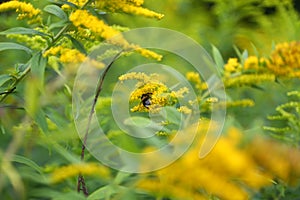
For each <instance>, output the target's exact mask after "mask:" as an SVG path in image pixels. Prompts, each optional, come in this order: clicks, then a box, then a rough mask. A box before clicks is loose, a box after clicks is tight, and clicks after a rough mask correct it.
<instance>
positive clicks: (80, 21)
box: [70, 10, 119, 39]
mask: <svg viewBox="0 0 300 200" xmlns="http://www.w3.org/2000/svg"><path fill="white" fill-rule="evenodd" d="M70 21H71V22H72V23H73V24H74V26H77V27H85V28H88V29H90V30H91V31H92V32H94V33H96V34H98V35H99V36H101V37H102V38H104V39H109V38H111V37H113V36H115V35H118V34H119V31H116V30H115V29H113V28H112V27H110V26H109V25H107V24H105V23H104V22H103V21H102V20H100V19H98V18H97V17H96V16H94V15H92V14H90V13H89V12H88V11H86V10H76V11H75V12H73V13H71V15H70Z"/></svg>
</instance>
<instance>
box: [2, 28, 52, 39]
mask: <svg viewBox="0 0 300 200" xmlns="http://www.w3.org/2000/svg"><path fill="white" fill-rule="evenodd" d="M8 34H23V35H40V36H42V37H49V36H50V35H47V34H46V33H43V32H40V31H37V30H34V29H31V28H24V27H15V28H11V29H8V30H5V31H2V32H0V35H8Z"/></svg>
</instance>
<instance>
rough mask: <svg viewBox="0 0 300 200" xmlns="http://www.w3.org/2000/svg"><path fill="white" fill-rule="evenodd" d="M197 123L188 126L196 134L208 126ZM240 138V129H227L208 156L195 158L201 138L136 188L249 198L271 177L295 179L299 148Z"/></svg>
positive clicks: (164, 194) (299, 171)
mask: <svg viewBox="0 0 300 200" xmlns="http://www.w3.org/2000/svg"><path fill="white" fill-rule="evenodd" d="M200 124H201V125H200V127H191V128H194V129H197V128H198V129H197V130H199V131H203V132H201V133H199V135H201V134H202V133H204V132H205V131H207V129H208V127H209V126H210V123H207V122H202V123H200ZM187 134H188V131H187ZM202 135H203V134H202ZM204 135H205V134H204ZM241 141H243V137H242V134H241V133H240V131H239V130H237V129H235V128H231V129H230V130H229V131H228V134H227V136H223V137H221V138H220V140H219V141H218V143H217V144H216V146H215V147H214V149H213V150H212V151H211V152H210V154H209V155H207V156H206V157H205V158H202V159H199V149H200V146H201V144H202V142H203V138H201V139H199V140H198V142H197V145H196V146H194V147H192V149H191V150H190V151H188V152H187V153H186V154H185V155H184V156H183V157H181V158H180V159H179V160H177V161H176V162H174V163H173V164H172V165H170V166H168V167H165V168H163V169H161V170H158V171H156V172H154V174H151V175H150V177H143V178H141V179H140V180H139V181H138V183H137V187H138V188H140V189H142V190H144V191H146V192H148V193H152V194H154V195H155V196H157V197H160V198H176V199H177V198H178V199H210V198H211V197H212V195H213V196H214V197H217V198H220V199H239V200H242V199H249V197H250V194H251V192H253V191H257V190H258V189H260V188H261V187H264V186H267V185H270V184H272V183H273V178H275V177H279V178H282V179H283V180H285V181H289V180H290V179H289V178H294V179H296V178H299V176H300V162H299V161H300V152H299V150H296V149H291V148H282V146H281V145H280V144H278V143H275V142H274V141H268V140H266V139H262V138H258V139H255V140H254V142H250V143H247V145H246V146H245V144H244V145H243V147H241V146H240V142H241ZM269 149H272V150H273V149H274V151H272V154H268V153H265V152H266V151H269ZM159 159H160V158H159ZM161 159H163V158H161ZM292 174H294V177H293V176H292ZM249 193H250V194H249Z"/></svg>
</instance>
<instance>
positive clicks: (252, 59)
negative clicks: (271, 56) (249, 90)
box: [244, 56, 259, 70]
mask: <svg viewBox="0 0 300 200" xmlns="http://www.w3.org/2000/svg"><path fill="white" fill-rule="evenodd" d="M258 68H259V62H258V58H257V57H256V56H249V57H248V58H247V59H246V60H245V62H244V69H245V70H248V69H253V70H258Z"/></svg>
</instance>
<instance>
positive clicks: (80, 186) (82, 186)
mask: <svg viewBox="0 0 300 200" xmlns="http://www.w3.org/2000/svg"><path fill="white" fill-rule="evenodd" d="M121 53H122V51H120V52H119V53H118V54H117V55H116V56H115V57H114V58H113V60H112V61H111V63H109V65H108V66H107V67H106V68H105V69H104V71H103V73H102V74H101V76H100V77H99V80H98V85H97V88H96V93H95V96H94V100H93V104H92V107H91V110H90V113H89V118H88V123H87V127H86V130H85V135H84V138H83V143H82V147H81V155H80V159H81V161H83V160H84V154H85V148H86V141H87V138H88V133H89V129H90V126H91V121H92V117H93V114H94V113H95V106H96V104H97V101H98V98H99V95H100V92H101V91H102V85H103V81H104V78H105V76H106V74H107V72H108V70H109V69H110V68H111V66H112V64H113V63H114V62H115V61H116V60H117V59H118V57H119V56H120V55H121ZM81 190H82V191H83V193H84V195H85V196H88V191H87V188H86V185H85V181H84V177H83V176H82V174H79V176H78V181H77V191H78V192H80V191H81Z"/></svg>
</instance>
